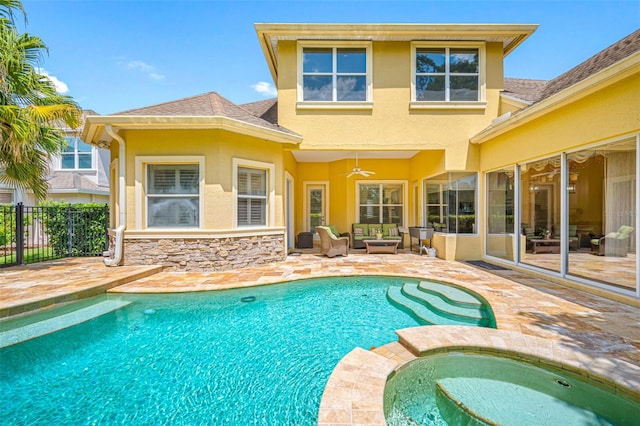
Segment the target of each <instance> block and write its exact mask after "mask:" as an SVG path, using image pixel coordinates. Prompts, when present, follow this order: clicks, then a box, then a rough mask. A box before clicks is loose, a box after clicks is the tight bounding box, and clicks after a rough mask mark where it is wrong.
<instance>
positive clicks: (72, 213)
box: [0, 203, 109, 267]
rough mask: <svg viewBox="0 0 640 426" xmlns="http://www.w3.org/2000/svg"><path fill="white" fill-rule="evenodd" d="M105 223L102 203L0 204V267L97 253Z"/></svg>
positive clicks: (103, 242)
mask: <svg viewBox="0 0 640 426" xmlns="http://www.w3.org/2000/svg"><path fill="white" fill-rule="evenodd" d="M108 225H109V206H108V205H106V204H104V205H96V204H60V203H54V204H52V205H47V206H38V207H27V206H24V205H23V204H22V203H19V204H16V205H0V267H5V266H12V265H23V264H27V263H36V262H42V261H45V260H52V259H60V258H63V257H74V256H101V255H102V253H103V251H105V250H106V249H107V248H108V244H109V242H108V241H109V239H108V235H107V230H108Z"/></svg>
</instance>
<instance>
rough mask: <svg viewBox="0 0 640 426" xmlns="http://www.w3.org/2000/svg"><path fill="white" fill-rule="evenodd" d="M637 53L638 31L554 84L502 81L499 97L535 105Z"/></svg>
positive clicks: (540, 81)
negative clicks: (514, 98)
mask: <svg viewBox="0 0 640 426" xmlns="http://www.w3.org/2000/svg"><path fill="white" fill-rule="evenodd" d="M638 51H640V30H638V31H636V32H634V33H632V34H629V35H628V36H627V37H625V38H623V39H622V40H620V41H618V42H616V43H614V44H612V45H611V46H609V47H607V48H606V49H604V50H602V51H600V52H599V53H597V54H595V55H594V56H592V57H591V58H589V59H587V60H586V61H584V62H582V63H581V64H580V65H578V66H576V67H574V68H572V69H570V70H569V71H567V72H565V73H564V74H562V75H559V76H558V77H556V78H554V79H553V80H549V81H545V80H527V79H522V78H505V79H504V90H503V92H502V93H505V94H507V95H511V96H513V97H516V98H518V99H522V100H523V101H526V102H530V103H536V102H539V101H541V100H543V99H546V98H548V97H550V96H553V95H555V94H556V93H558V92H560V91H562V90H564V89H566V88H568V87H571V86H573V85H574V84H577V83H579V82H581V81H582V80H584V79H586V78H588V77H590V76H592V75H594V74H596V73H598V72H599V71H602V70H603V69H605V68H607V67H609V66H611V65H613V64H615V63H616V62H619V61H621V60H622V59H624V58H626V57H628V56H630V55H632V54H634V53H636V52H638Z"/></svg>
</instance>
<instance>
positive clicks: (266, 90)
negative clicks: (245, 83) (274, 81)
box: [251, 81, 278, 96]
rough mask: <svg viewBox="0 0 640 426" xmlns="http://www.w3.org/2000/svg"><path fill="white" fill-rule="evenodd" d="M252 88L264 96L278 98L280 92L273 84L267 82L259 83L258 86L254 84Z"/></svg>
mask: <svg viewBox="0 0 640 426" xmlns="http://www.w3.org/2000/svg"><path fill="white" fill-rule="evenodd" d="M251 87H252V88H253V90H255V91H256V92H258V93H260V94H261V95H263V96H277V95H278V90H277V89H276V88H275V87H273V86H272V85H271V83H267V82H266V81H259V82H257V83H256V84H252V85H251Z"/></svg>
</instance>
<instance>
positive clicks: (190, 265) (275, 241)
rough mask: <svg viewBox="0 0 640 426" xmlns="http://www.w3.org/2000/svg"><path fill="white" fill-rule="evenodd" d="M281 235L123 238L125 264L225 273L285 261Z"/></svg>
mask: <svg viewBox="0 0 640 426" xmlns="http://www.w3.org/2000/svg"><path fill="white" fill-rule="evenodd" d="M284 247H285V244H284V235H283V234H275V235H259V236H248V237H224V238H147V239H142V238H141V239H125V242H124V264H125V265H162V266H163V268H164V269H165V270H169V271H171V270H174V271H225V270H229V269H236V268H243V267H246V266H254V265H260V264H264V263H271V262H277V261H282V260H285V258H286V250H285V248H284Z"/></svg>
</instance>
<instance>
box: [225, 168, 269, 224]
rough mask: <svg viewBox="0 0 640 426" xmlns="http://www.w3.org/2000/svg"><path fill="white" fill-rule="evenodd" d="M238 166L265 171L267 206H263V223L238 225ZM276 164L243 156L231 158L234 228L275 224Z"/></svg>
mask: <svg viewBox="0 0 640 426" xmlns="http://www.w3.org/2000/svg"><path fill="white" fill-rule="evenodd" d="M238 168H249V169H258V170H265V171H266V173H267V178H266V184H267V188H266V194H267V196H266V200H267V206H266V208H265V215H266V217H265V225H238V199H239V198H240V196H239V194H238ZM275 171H276V166H275V165H274V164H273V163H265V162H262V161H254V160H248V159H244V158H233V159H232V173H233V183H232V184H233V189H232V198H233V228H234V229H238V228H241V229H252V228H259V229H263V228H269V227H273V226H275V217H276V214H275V213H276V206H275V202H274V200H275V188H276V173H275Z"/></svg>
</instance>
